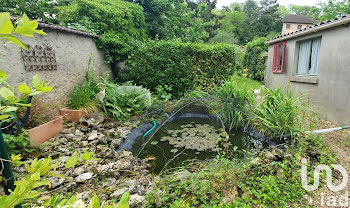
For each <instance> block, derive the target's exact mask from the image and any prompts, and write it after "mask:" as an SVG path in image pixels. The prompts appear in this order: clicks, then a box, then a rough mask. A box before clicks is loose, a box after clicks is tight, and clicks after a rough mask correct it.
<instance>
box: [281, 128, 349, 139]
mask: <svg viewBox="0 0 350 208" xmlns="http://www.w3.org/2000/svg"><path fill="white" fill-rule="evenodd" d="M344 129H350V126H344V127H342V126H341V127H336V128H330V129H319V130H314V131H305V132H304V133H305V134H324V133H329V132H333V131H340V130H344ZM295 134H296V133H295ZM289 137H291V135H290V134H283V135H279V136H276V139H281V138H289Z"/></svg>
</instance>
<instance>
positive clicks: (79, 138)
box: [72, 136, 83, 142]
mask: <svg viewBox="0 0 350 208" xmlns="http://www.w3.org/2000/svg"><path fill="white" fill-rule="evenodd" d="M72 140H73V141H75V142H80V141H81V140H83V138H82V137H81V136H77V137H74V138H73V139H72Z"/></svg>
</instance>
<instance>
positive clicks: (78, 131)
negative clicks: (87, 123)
mask: <svg viewBox="0 0 350 208" xmlns="http://www.w3.org/2000/svg"><path fill="white" fill-rule="evenodd" d="M74 134H75V135H76V136H84V133H83V132H82V131H80V130H79V129H76V130H75V133H74Z"/></svg>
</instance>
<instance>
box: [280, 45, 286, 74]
mask: <svg viewBox="0 0 350 208" xmlns="http://www.w3.org/2000/svg"><path fill="white" fill-rule="evenodd" d="M281 45H283V54H282V67H281V73H283V72H284V67H285V60H286V45H287V44H286V42H283V43H282V44H281Z"/></svg>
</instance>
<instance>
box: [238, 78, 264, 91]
mask: <svg viewBox="0 0 350 208" xmlns="http://www.w3.org/2000/svg"><path fill="white" fill-rule="evenodd" d="M231 80H232V81H234V82H236V83H237V85H239V86H243V87H244V88H245V89H248V90H257V89H259V88H260V87H261V86H262V83H261V82H259V81H256V80H253V79H250V78H248V77H243V76H239V75H238V74H234V75H233V76H232V77H231Z"/></svg>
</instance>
